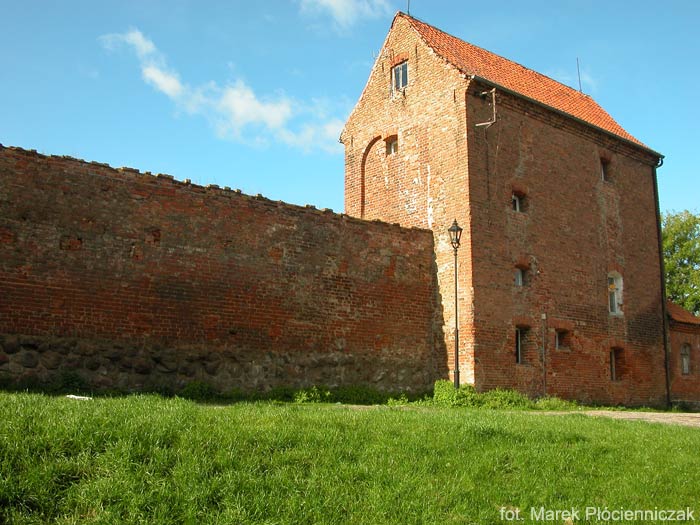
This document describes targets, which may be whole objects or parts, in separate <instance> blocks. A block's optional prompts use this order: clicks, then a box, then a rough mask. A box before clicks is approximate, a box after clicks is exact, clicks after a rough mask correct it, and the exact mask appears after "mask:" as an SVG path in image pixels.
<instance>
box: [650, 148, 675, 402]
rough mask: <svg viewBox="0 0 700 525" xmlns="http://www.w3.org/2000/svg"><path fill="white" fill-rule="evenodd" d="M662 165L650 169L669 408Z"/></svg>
mask: <svg viewBox="0 0 700 525" xmlns="http://www.w3.org/2000/svg"><path fill="white" fill-rule="evenodd" d="M663 164H664V158H663V157H659V162H658V163H657V165H656V166H654V167H653V168H652V175H653V178H654V205H655V206H656V238H657V242H658V252H659V268H660V270H661V314H662V315H663V335H664V372H665V374H664V375H665V377H666V406H667V407H670V406H671V368H670V366H669V348H668V312H667V311H666V278H665V276H666V268H665V265H664V252H663V242H662V240H661V210H660V208H659V184H658V182H657V180H656V168H660V167H661V166H663Z"/></svg>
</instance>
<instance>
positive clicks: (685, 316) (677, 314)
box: [666, 301, 700, 325]
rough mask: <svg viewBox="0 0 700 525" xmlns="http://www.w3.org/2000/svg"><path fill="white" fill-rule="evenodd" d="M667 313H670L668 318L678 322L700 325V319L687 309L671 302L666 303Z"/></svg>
mask: <svg viewBox="0 0 700 525" xmlns="http://www.w3.org/2000/svg"><path fill="white" fill-rule="evenodd" d="M666 312H668V316H669V317H670V318H671V319H673V320H674V321H676V322H679V323H685V324H697V325H700V317H697V316H695V315H693V314H691V313H690V312H689V311H688V310H686V309H685V308H682V307H680V306H678V305H677V304H676V303H672V302H671V301H666Z"/></svg>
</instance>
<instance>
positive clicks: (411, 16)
mask: <svg viewBox="0 0 700 525" xmlns="http://www.w3.org/2000/svg"><path fill="white" fill-rule="evenodd" d="M396 15H397V16H399V15H400V16H403V17H405V18H408V19H409V20H411V21H415V22H419V23H421V24H423V25H426V26H428V27H430V28H431V29H434V30H435V31H439V32H440V33H442V34H443V35H447V36H448V37H450V38H456V39H457V40H460V41H462V42H464V43H465V44H467V45H468V46H471V47H474V48H476V49H479V50H480V51H483V52H485V53H489V54H490V55H493V56H496V57H498V58H500V59H501V60H505V61H506V62H510V63H511V64H515V65H516V66H520V67H521V68H523V69H527V70H528V71H530V72H532V73H535V74H536V75H539V76H542V77H546V78H548V79H549V80H551V81H552V82H556V83H557V84H559V85H560V86H563V87H565V88H566V89H570V90H572V91H574V92H576V93H578V94H580V95H583V96H584V97H588V98H589V99H591V100H593V101H595V100H594V99H593V97H591V96H590V95H589V94H588V93H584V92H583V91H579V90H577V89H576V88H574V87H572V86H569V85H568V84H564V83H563V82H561V81H559V80H557V79H556V78H553V77H550V76H549V75H545V74H544V73H540V72H539V71H537V70H535V69H532V68H530V67H527V66H526V65H523V64H521V63H520V62H517V61H515V60H513V59H510V58H508V57H504V56H503V55H499V54H498V53H494V52H493V51H490V50H488V49H486V48H485V47H481V46H479V45H477V44H473V43H471V42H467V41H466V40H463V39H461V38H459V37H457V36H455V35H452V34H450V33H448V32H447V31H444V30H443V29H440V28H439V27H436V26H434V25H433V24H429V23H428V22H426V21H424V20H421V19H420V18H416V17H415V16H413V15H409V14H406V13H404V12H403V11H399V12H397V13H396ZM422 36H423V35H421V37H422ZM426 44H428V46H429V47H430V48H431V49H432V50H433V51H435V48H434V47H433V46H431V45H430V43H429V42H426ZM436 52H437V51H436ZM440 56H442V55H440ZM443 58H444V57H443Z"/></svg>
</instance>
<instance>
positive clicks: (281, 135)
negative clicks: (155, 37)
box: [100, 29, 343, 153]
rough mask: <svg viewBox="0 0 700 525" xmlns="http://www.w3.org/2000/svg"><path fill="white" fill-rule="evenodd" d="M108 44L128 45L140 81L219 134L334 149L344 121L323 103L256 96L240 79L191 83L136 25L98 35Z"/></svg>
mask: <svg viewBox="0 0 700 525" xmlns="http://www.w3.org/2000/svg"><path fill="white" fill-rule="evenodd" d="M100 42H101V43H102V45H103V46H104V47H105V48H107V49H111V50H112V49H116V48H117V47H119V46H120V45H127V46H128V47H130V48H131V49H132V50H133V51H134V52H135V53H136V56H137V57H138V59H139V63H140V66H141V75H142V77H143V79H144V81H145V82H146V83H147V84H149V85H151V86H152V87H154V88H155V89H156V90H157V91H159V92H161V93H163V94H165V95H166V96H167V97H168V98H170V99H171V100H172V101H173V102H174V103H175V105H176V106H177V107H178V108H179V109H181V110H184V111H185V112H187V113H189V114H191V115H200V116H203V117H205V118H206V119H207V120H208V121H209V122H210V124H211V125H212V127H213V128H214V130H215V132H216V134H217V135H218V136H219V137H221V138H226V139H230V140H235V141H238V142H244V143H248V144H254V145H266V144H268V143H269V142H270V140H276V141H279V142H282V143H284V144H287V145H289V146H292V147H296V148H300V149H302V150H304V151H311V150H318V149H320V150H323V151H327V152H331V153H339V152H341V151H342V148H341V147H340V146H339V144H338V137H339V136H340V132H341V130H342V126H343V123H342V121H340V120H339V119H337V118H333V117H329V115H328V114H329V110H328V107H327V105H328V104H327V103H325V102H323V101H320V100H312V101H311V103H310V104H304V103H301V102H297V101H294V100H292V99H290V98H289V97H287V96H286V95H284V94H283V93H277V94H275V95H271V96H265V97H261V96H259V95H258V94H256V93H255V91H254V90H253V89H252V88H251V87H250V86H249V85H247V84H246V83H245V82H244V81H243V80H240V79H239V80H236V81H234V82H232V83H229V84H226V85H224V86H220V85H219V84H217V83H216V82H213V81H212V82H208V83H206V84H203V85H201V86H196V87H192V86H190V85H188V84H187V83H185V82H182V81H181V80H180V76H179V75H178V73H177V72H176V71H173V70H171V69H169V68H168V67H167V65H166V61H165V58H164V56H163V55H162V54H161V53H160V51H159V50H158V48H157V47H156V46H155V44H154V43H153V42H152V41H151V40H149V39H148V38H146V37H145V36H144V35H143V33H141V32H140V31H139V30H138V29H131V30H130V31H128V32H126V33H115V34H109V35H104V36H102V37H100Z"/></svg>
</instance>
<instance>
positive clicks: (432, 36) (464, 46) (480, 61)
mask: <svg viewBox="0 0 700 525" xmlns="http://www.w3.org/2000/svg"><path fill="white" fill-rule="evenodd" d="M399 17H401V18H405V19H406V20H408V21H409V22H410V24H411V26H412V27H413V28H414V29H415V30H416V31H417V32H418V34H419V35H420V36H421V38H422V39H423V41H424V42H425V43H426V44H427V45H428V46H429V47H430V48H431V49H432V50H433V51H435V53H436V54H437V55H439V56H440V57H442V58H443V59H444V60H446V61H447V62H449V63H450V64H452V65H453V66H454V67H456V68H457V69H459V70H460V71H461V72H462V73H464V74H467V75H472V76H476V77H481V78H483V79H485V80H487V81H488V82H491V83H493V84H497V85H500V86H502V87H504V88H506V89H508V90H510V91H513V92H515V93H518V94H520V95H523V96H525V97H527V98H530V99H532V100H535V101H536V102H539V103H540V104H544V105H546V106H549V107H551V108H554V109H556V110H558V111H561V112H563V113H566V114H568V115H571V116H573V117H575V118H577V119H580V120H582V121H584V122H586V123H588V124H590V125H592V126H595V127H597V128H600V129H603V130H605V131H607V132H609V133H612V134H613V135H617V136H618V137H621V138H623V139H625V140H628V141H630V142H633V143H635V144H637V145H639V146H642V147H644V148H645V149H647V150H648V148H647V147H646V146H645V145H644V144H642V143H641V142H640V141H639V140H637V139H636V138H634V137H633V136H632V135H630V134H629V133H627V132H626V131H625V130H624V129H622V126H620V125H619V124H618V123H617V122H615V120H614V119H613V118H612V117H611V116H610V115H608V113H607V112H606V111H605V110H604V109H603V108H601V107H600V106H599V105H598V104H597V103H596V102H595V100H593V99H592V98H591V97H589V96H588V95H585V94H583V93H581V92H579V91H576V90H575V89H573V88H570V87H569V86H566V85H564V84H562V83H560V82H557V81H556V80H553V79H551V78H549V77H547V76H545V75H542V74H540V73H537V72H536V71H533V70H531V69H528V68H526V67H524V66H521V65H520V64H518V63H516V62H513V61H512V60H508V59H507V58H503V57H501V56H498V55H496V54H494V53H491V52H490V51H486V50H485V49H482V48H480V47H477V46H475V45H472V44H469V43H467V42H464V41H463V40H460V39H459V38H456V37H454V36H452V35H448V34H447V33H445V32H444V31H441V30H439V29H437V28H436V27H433V26H431V25H429V24H426V23H425V22H421V21H420V20H417V19H416V18H413V17H412V16H409V15H407V14H405V13H401V12H399V13H397V15H396V18H399ZM396 18H395V19H394V20H396ZM649 151H651V150H649ZM653 153H656V152H653ZM656 155H659V154H658V153H656ZM659 156H660V155H659Z"/></svg>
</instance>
